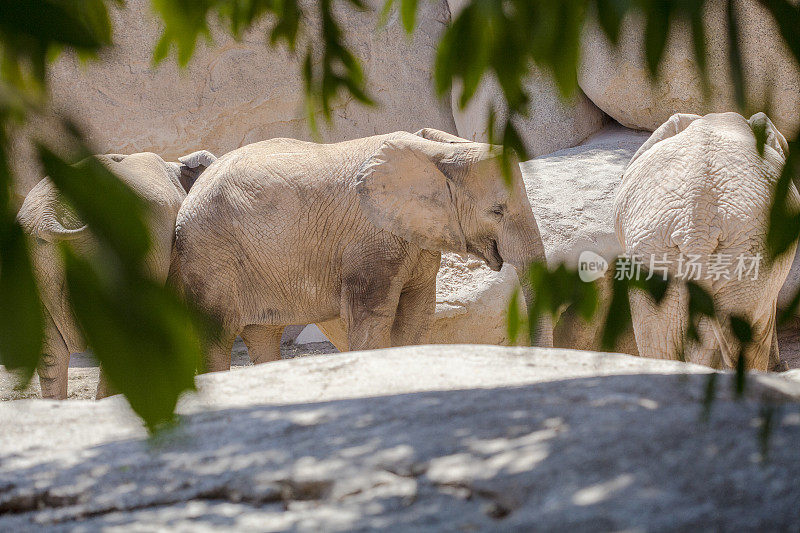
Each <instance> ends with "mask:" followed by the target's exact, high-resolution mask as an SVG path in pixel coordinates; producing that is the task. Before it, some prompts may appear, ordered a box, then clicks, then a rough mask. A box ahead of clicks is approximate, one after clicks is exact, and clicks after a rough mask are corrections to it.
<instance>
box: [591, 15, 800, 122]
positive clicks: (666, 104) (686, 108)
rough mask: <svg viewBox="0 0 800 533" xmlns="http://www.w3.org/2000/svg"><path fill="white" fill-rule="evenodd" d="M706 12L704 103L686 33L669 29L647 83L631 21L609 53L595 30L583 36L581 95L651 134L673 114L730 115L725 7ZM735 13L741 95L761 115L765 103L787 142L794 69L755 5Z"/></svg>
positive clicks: (796, 77) (795, 90) (798, 73)
mask: <svg viewBox="0 0 800 533" xmlns="http://www.w3.org/2000/svg"><path fill="white" fill-rule="evenodd" d="M706 6H707V8H706V9H707V11H706V13H705V15H704V20H705V28H706V37H707V45H708V58H707V64H708V71H709V80H710V83H711V87H710V89H711V90H710V93H711V99H710V101H708V102H704V101H703V97H702V96H703V95H702V90H701V85H700V78H699V75H698V73H697V70H696V67H695V65H696V61H695V59H694V56H693V52H692V39H691V36H690V35H691V34H690V33H689V30H688V28H686V27H685V26H684V27H681V28H680V29H674V30H673V32H672V34H671V35H670V38H669V42H668V44H667V48H666V50H665V51H664V56H663V57H664V59H663V62H662V65H661V70H660V74H661V76H660V79H659V81H658V82H657V83H652V82H651V81H650V79H649V75H648V71H647V68H646V63H645V60H644V51H643V50H644V48H643V41H644V35H645V32H644V27H643V23H642V22H641V20H639V19H637V18H634V17H629V18H628V19H627V20H625V21H624V23H623V25H622V30H621V34H620V43H619V48H618V49H617V50H616V51H615V50H614V48H613V46H612V45H611V44H610V43H609V42H608V40H607V39H606V38H605V36H604V35H603V34H602V32H601V31H600V30H599V29H598V28H597V27H590V28H588V29H587V31H586V33H585V35H584V39H583V46H582V53H583V57H582V65H581V68H580V71H579V83H580V86H581V88H582V89H583V91H584V92H585V93H586V95H587V96H588V97H589V98H590V99H591V100H592V101H593V102H594V103H595V104H597V106H598V107H599V108H600V109H602V110H603V111H605V112H606V113H608V114H609V115H611V117H613V118H614V119H616V120H617V121H618V122H619V123H620V124H622V125H624V126H627V127H629V128H637V129H644V130H650V131H652V130H654V129H656V128H657V127H658V126H660V125H661V124H662V123H664V122H665V121H666V120H667V119H668V118H669V117H670V116H671V115H672V114H673V113H676V112H681V113H697V114H700V115H704V114H706V113H711V112H716V111H733V110H735V109H736V103H735V99H734V90H733V85H732V83H731V78H730V76H729V74H728V45H727V23H726V14H725V13H726V7H725V6H726V2H722V1H714V2H706ZM736 6H737V9H738V13H739V25H740V48H741V50H742V55H743V60H744V65H745V68H744V79H745V84H746V90H747V94H746V96H747V97H748V100H749V102H750V104H751V105H755V106H758V107H759V108H760V109H762V110H764V111H767V109H766V108H764V105H765V103H766V100H767V99H771V103H772V108H771V109H770V110H769V115H770V118H771V119H772V121H773V122H774V123H775V125H776V126H777V127H778V129H780V130H781V132H782V133H783V134H784V135H786V136H787V137H794V136H795V135H796V134H797V132H798V129H800V114H798V113H797V110H798V108H800V68H798V65H797V63H796V61H795V60H794V58H793V56H792V55H791V53H790V52H789V49H788V48H787V47H786V45H785V44H784V43H783V42H782V39H781V37H780V34H779V33H778V29H777V25H776V24H775V22H774V20H773V19H772V17H771V16H770V15H769V13H768V12H767V11H766V9H765V8H764V7H763V6H762V5H761V3H760V2H758V1H756V0H737V2H736Z"/></svg>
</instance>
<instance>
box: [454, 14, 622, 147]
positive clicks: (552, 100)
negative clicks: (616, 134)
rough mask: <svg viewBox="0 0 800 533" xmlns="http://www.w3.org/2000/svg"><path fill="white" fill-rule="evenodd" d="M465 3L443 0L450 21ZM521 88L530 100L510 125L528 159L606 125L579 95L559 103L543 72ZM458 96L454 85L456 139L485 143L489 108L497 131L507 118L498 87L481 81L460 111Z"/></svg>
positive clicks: (574, 142)
mask: <svg viewBox="0 0 800 533" xmlns="http://www.w3.org/2000/svg"><path fill="white" fill-rule="evenodd" d="M467 3H468V2H467V0H447V5H448V7H449V8H450V14H451V18H455V17H456V16H457V15H458V13H460V12H461V10H462V9H463V8H464V6H465V5H467ZM525 88H526V89H527V91H528V94H529V96H530V98H531V100H530V102H529V104H528V116H527V117H519V118H517V119H515V120H514V125H515V126H516V127H517V129H518V131H519V133H520V135H521V136H522V140H523V142H524V143H525V147H526V149H527V150H528V154H529V155H531V156H539V155H543V154H549V153H551V152H555V151H557V150H561V149H563V148H569V147H572V146H575V145H577V144H580V143H581V142H582V141H583V140H584V139H586V138H587V137H589V136H590V135H591V134H593V133H595V132H597V131H598V130H599V129H601V128H602V127H603V125H604V124H605V122H606V117H605V114H604V113H603V112H602V111H600V109H598V108H597V106H596V105H594V104H593V103H592V102H591V101H590V100H589V99H588V98H587V97H586V95H584V94H583V92H581V91H578V94H576V95H575V97H574V98H573V99H572V100H571V101H569V102H564V101H562V100H561V97H560V95H559V91H558V88H557V87H556V85H555V84H554V83H553V81H552V79H551V77H550V76H549V75H548V74H546V73H544V72H538V71H534V72H533V73H532V74H531V76H530V77H529V78H528V79H527V80H526V81H525ZM460 93H461V90H460V85H457V86H456V87H454V89H453V91H452V108H453V120H454V121H455V126H456V130H457V131H458V135H459V136H460V137H464V138H465V139H470V140H473V141H479V142H489V140H490V139H489V131H488V126H489V121H488V119H489V107H490V106H491V107H493V108H494V110H495V113H496V117H497V118H496V122H497V123H496V126H497V127H499V126H500V125H502V124H504V123H505V120H506V118H507V117H508V113H507V108H506V105H505V100H504V98H503V93H502V91H501V89H500V86H499V85H498V83H497V81H496V80H495V79H494V78H493V77H487V78H484V81H483V82H482V83H481V85H480V86H479V87H478V90H477V91H476V92H475V95H474V96H473V97H472V100H470V103H469V104H468V105H467V107H466V108H464V109H462V108H461V106H460V105H459V102H458V99H459V97H460ZM496 131H499V130H498V129H497V128H496Z"/></svg>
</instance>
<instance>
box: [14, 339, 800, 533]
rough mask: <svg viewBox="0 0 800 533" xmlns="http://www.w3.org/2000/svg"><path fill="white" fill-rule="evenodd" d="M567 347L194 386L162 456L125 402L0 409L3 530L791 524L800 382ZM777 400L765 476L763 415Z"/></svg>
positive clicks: (301, 369)
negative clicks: (739, 383)
mask: <svg viewBox="0 0 800 533" xmlns="http://www.w3.org/2000/svg"><path fill="white" fill-rule="evenodd" d="M707 372H708V369H705V368H701V367H698V366H694V365H687V364H683V363H679V362H673V361H655V360H646V359H640V358H634V357H628V356H623V355H618V354H598V353H587V352H575V351H569V350H543V349H521V348H499V347H485V346H450V347H432V346H421V347H408V348H395V349H389V350H376V351H370V352H352V353H348V354H341V355H337V356H330V357H310V358H305V359H298V360H294V361H282V362H277V363H272V364H269V365H261V366H258V367H250V368H247V369H241V370H237V371H232V372H226V373H221V374H215V375H208V376H203V377H201V378H199V379H198V381H199V384H200V387H201V390H202V394H201V395H200V396H197V397H189V398H186V399H185V400H184V401H182V402H181V405H180V407H179V410H180V412H181V413H182V415H183V416H182V419H183V425H182V426H181V427H180V428H179V430H177V431H175V432H173V433H172V434H169V435H164V436H163V437H161V438H159V439H158V440H155V441H151V442H148V441H147V440H146V439H145V435H144V432H143V430H142V428H141V426H140V424H139V423H138V422H137V421H136V420H135V418H134V417H132V416H131V415H130V412H129V411H128V409H127V407H126V406H125V403H124V402H123V401H122V399H121V398H118V397H117V398H110V399H106V400H102V401H99V402H86V401H76V402H52V401H44V400H28V401H21V402H12V403H5V404H0V425H2V427H3V432H2V433H0V529H4V530H23V529H26V530H27V529H33V528H36V529H41V528H48V529H49V530H55V531H61V530H64V531H67V530H74V529H75V528H82V529H85V530H94V529H102V528H115V529H119V530H123V529H124V530H130V529H132V528H133V529H136V528H138V529H139V530H159V529H170V530H192V531H210V530H214V531H229V530H236V531H250V530H258V531H275V530H285V529H294V530H315V531H319V530H325V531H363V530H375V529H387V530H410V529H411V530H437V531H440V530H505V531H507V530H529V529H530V528H532V527H535V528H536V529H543V530H548V529H556V528H558V529H569V530H571V531H596V530H597V529H598V528H599V529H604V530H666V529H724V530H755V529H760V530H782V529H791V528H793V527H794V526H795V525H796V523H797V521H798V520H800V507H799V506H798V505H797V501H798V498H800V492H799V491H800V488H799V487H798V485H797V483H796V480H797V476H798V474H800V461H798V457H797V453H796V442H797V441H798V439H799V438H800V405H799V404H798V403H797V401H796V400H789V398H797V397H800V383H798V382H796V381H791V380H787V379H784V378H779V377H772V378H767V377H762V376H758V375H755V374H754V375H751V380H750V381H749V383H750V388H749V391H750V392H749V394H748V396H747V397H746V398H745V399H744V400H742V401H734V400H733V398H732V396H731V394H730V392H729V391H730V384H731V376H730V375H729V374H728V375H725V374H721V375H720V376H719V378H718V379H717V382H718V384H719V388H718V391H719V392H718V394H717V398H716V400H715V402H714V404H713V408H712V410H711V414H710V418H709V420H708V422H706V423H703V422H701V421H700V418H699V415H700V412H701V401H702V398H703V396H704V391H705V383H706V377H705V375H704V374H706V373H707ZM767 398H769V399H771V400H772V401H773V402H778V404H779V405H780V410H779V411H777V413H776V414H775V415H774V417H773V420H772V428H773V429H772V433H771V439H770V442H769V446H770V447H769V458H770V460H769V461H768V462H764V461H762V460H761V459H760V455H759V440H758V424H759V409H760V405H761V403H760V402H761V401H763V400H764V399H767Z"/></svg>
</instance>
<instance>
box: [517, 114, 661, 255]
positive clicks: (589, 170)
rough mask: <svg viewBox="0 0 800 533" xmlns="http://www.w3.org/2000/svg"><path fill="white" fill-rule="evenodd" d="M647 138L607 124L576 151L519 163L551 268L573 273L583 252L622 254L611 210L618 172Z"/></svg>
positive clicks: (645, 134)
mask: <svg viewBox="0 0 800 533" xmlns="http://www.w3.org/2000/svg"><path fill="white" fill-rule="evenodd" d="M648 137H649V134H648V133H644V132H639V131H631V130H628V129H626V128H622V127H620V126H618V125H611V126H608V127H607V128H605V129H604V130H603V131H602V132H600V133H598V134H597V135H595V136H593V137H591V138H590V139H588V140H587V141H586V142H585V143H584V144H582V145H580V146H576V147H575V148H571V149H567V150H561V151H559V152H556V153H553V154H549V155H546V156H543V157H539V158H536V159H533V160H531V161H526V162H525V163H522V165H521V166H520V168H521V169H522V175H523V177H524V179H525V186H526V188H527V191H528V198H529V199H530V202H531V207H532V208H533V214H534V215H536V220H537V222H538V223H539V231H540V232H541V233H542V240H544V245H545V250H546V251H547V262H548V266H550V267H551V268H553V267H555V266H557V265H559V264H561V263H564V264H566V266H568V267H570V268H576V267H577V265H578V257H579V255H580V253H581V252H583V251H586V250H589V251H592V252H595V253H597V254H599V255H601V256H603V257H605V258H606V259H611V258H612V257H614V256H616V255H617V254H619V253H620V251H621V248H620V246H619V243H618V242H617V237H616V234H615V233H614V217H613V216H612V209H613V204H614V195H615V194H616V191H617V187H618V185H619V183H620V180H621V179H622V173H623V171H624V170H625V167H626V166H627V165H628V162H629V161H630V159H631V157H633V154H634V153H636V150H638V149H639V147H640V146H641V145H642V144H643V143H644V141H646V140H647V138H648Z"/></svg>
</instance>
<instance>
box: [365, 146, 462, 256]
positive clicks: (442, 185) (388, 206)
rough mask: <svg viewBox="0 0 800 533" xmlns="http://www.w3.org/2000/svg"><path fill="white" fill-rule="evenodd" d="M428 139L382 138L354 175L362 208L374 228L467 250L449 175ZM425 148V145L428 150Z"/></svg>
mask: <svg viewBox="0 0 800 533" xmlns="http://www.w3.org/2000/svg"><path fill="white" fill-rule="evenodd" d="M423 143H424V144H429V143H427V142H426V141H422V140H420V142H409V140H403V139H394V140H390V141H384V142H383V144H381V146H380V148H379V149H378V151H377V152H375V154H373V155H372V157H370V158H369V159H368V160H367V161H366V162H365V163H364V165H363V166H362V167H361V170H360V172H359V174H358V176H357V178H356V189H357V191H358V197H359V202H360V204H361V209H362V210H363V212H364V213H365V215H366V216H367V219H368V220H369V221H370V222H372V223H373V224H374V225H375V226H377V227H378V228H381V229H382V230H385V231H388V232H390V233H392V234H394V235H397V236H398V237H401V238H403V239H405V240H407V241H410V242H412V243H414V244H416V245H417V246H419V247H421V248H425V249H428V250H436V251H438V250H450V251H454V252H462V253H463V252H466V248H467V247H466V240H465V238H464V233H463V231H462V229H461V223H460V222H459V219H458V214H457V212H456V207H455V203H454V201H453V192H452V190H451V187H452V186H453V184H451V183H450V181H449V180H448V178H447V177H446V176H445V175H444V174H443V173H442V172H441V171H440V170H439V169H438V168H437V166H436V164H435V163H434V162H433V160H432V159H431V156H430V155H428V153H426V150H425V148H427V147H425V146H424V144H423ZM428 151H429V150H428Z"/></svg>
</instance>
